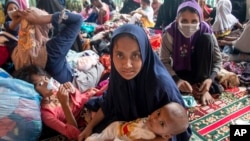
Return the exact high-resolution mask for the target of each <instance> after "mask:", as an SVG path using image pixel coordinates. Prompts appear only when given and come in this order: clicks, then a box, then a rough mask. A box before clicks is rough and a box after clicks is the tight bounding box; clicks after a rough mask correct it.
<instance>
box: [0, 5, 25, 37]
mask: <svg viewBox="0 0 250 141" xmlns="http://www.w3.org/2000/svg"><path fill="white" fill-rule="evenodd" d="M18 9H20V6H19V3H18V2H17V1H16V0H8V1H7V2H6V4H5V9H4V14H5V24H4V29H5V31H6V32H8V33H10V34H12V35H13V36H15V37H17V35H18V31H19V23H20V21H21V18H20V16H18V15H17V14H18V13H17V10H18Z"/></svg>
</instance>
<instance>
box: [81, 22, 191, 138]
mask: <svg viewBox="0 0 250 141" xmlns="http://www.w3.org/2000/svg"><path fill="white" fill-rule="evenodd" d="M110 51H111V72H110V79H109V86H108V91H107V93H106V94H105V95H104V97H103V102H102V103H101V107H100V108H99V110H98V112H97V113H96V115H95V116H94V117H93V119H92V120H91V121H90V123H89V124H88V126H87V127H86V128H85V130H84V131H83V132H82V133H81V135H80V136H79V139H78V140H79V141H82V140H83V139H85V138H86V137H88V136H89V135H90V134H91V133H92V131H93V129H94V132H101V131H102V130H103V129H104V128H105V127H106V126H107V125H109V124H110V123H111V122H113V121H117V120H118V121H119V120H120V121H132V120H135V119H137V118H143V117H146V116H148V115H149V114H151V113H152V112H153V111H155V110H156V109H159V108H160V107H162V106H163V105H165V104H167V103H169V102H171V101H174V102H177V103H179V104H182V105H183V104H184V102H183V100H182V98H181V95H180V92H179V90H178V88H177V87H176V84H175V83H174V81H173V79H172V78H171V76H170V75H169V73H168V72H167V70H166V69H165V67H164V66H163V64H162V63H161V61H160V60H159V57H158V56H157V55H156V54H155V53H154V52H153V50H152V47H151V45H150V42H149V39H148V37H147V34H146V33H145V31H144V29H143V28H141V27H140V26H137V25H134V24H125V25H123V26H120V27H119V28H117V29H116V30H115V31H114V33H113V36H112V39H111V47H110ZM190 135H191V131H190V128H188V129H187V131H185V132H183V133H181V134H178V135H176V136H173V137H172V140H173V141H177V140H178V141H188V140H189V137H190ZM156 138H157V139H159V140H163V141H164V139H163V138H162V137H159V136H157V137H156Z"/></svg>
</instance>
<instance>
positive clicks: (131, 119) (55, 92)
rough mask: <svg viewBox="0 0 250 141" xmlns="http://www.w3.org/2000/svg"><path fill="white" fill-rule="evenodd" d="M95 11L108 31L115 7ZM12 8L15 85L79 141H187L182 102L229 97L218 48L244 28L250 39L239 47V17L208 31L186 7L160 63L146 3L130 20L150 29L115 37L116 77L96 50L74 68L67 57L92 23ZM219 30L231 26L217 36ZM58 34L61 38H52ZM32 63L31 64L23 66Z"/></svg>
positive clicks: (52, 123) (97, 6) (169, 30)
mask: <svg viewBox="0 0 250 141" xmlns="http://www.w3.org/2000/svg"><path fill="white" fill-rule="evenodd" d="M171 2H173V0H171ZM91 3H92V4H93V6H94V8H93V11H96V12H97V15H94V14H93V15H91V14H90V15H89V16H93V17H96V16H97V18H96V24H104V23H105V22H106V21H107V20H108V19H109V16H110V14H109V12H110V11H109V6H108V5H107V4H105V3H103V2H102V1H101V0H91ZM164 3H168V0H165V1H164ZM164 3H163V4H162V6H164V5H165V4H164ZM227 4H228V5H227ZM220 5H221V6H226V8H229V11H230V1H229V0H220V1H218V4H217V6H220ZM6 6H7V8H6V11H5V13H6V15H7V17H8V18H10V19H9V20H8V22H6V26H5V27H6V28H5V30H6V31H15V32H14V34H13V35H14V36H15V37H18V42H17V47H15V48H14V49H13V50H12V55H11V58H12V60H13V63H14V66H15V71H14V73H12V75H13V77H14V78H16V79H20V80H23V81H25V82H28V83H30V84H33V85H34V89H35V90H36V91H37V92H38V93H39V94H40V96H41V97H42V100H41V117H42V121H43V122H44V124H45V125H46V126H48V127H50V128H52V129H53V130H55V131H57V132H59V133H60V134H62V135H64V136H66V137H67V138H68V139H74V140H78V141H82V140H87V141H92V140H93V141H94V140H114V139H119V140H140V139H145V140H146V139H157V140H162V141H166V140H169V139H171V140H172V141H188V140H189V138H190V136H191V135H192V132H191V129H190V126H189V123H188V116H187V111H186V109H185V108H186V105H185V104H184V100H183V98H182V95H193V96H194V97H195V98H196V99H197V100H198V101H199V102H200V103H201V104H202V105H210V104H213V103H214V101H215V99H214V98H213V96H212V95H213V94H218V93H221V92H222V91H223V88H222V87H221V85H220V84H219V82H218V81H217V79H216V76H217V75H218V73H219V72H220V70H221V68H222V63H223V62H222V56H221V48H220V46H219V45H222V44H223V45H224V44H229V45H232V43H228V42H226V41H224V40H221V41H220V42H219V43H220V44H218V42H217V40H218V39H219V38H221V35H222V34H223V37H224V36H226V35H229V34H228V32H229V33H230V31H232V28H231V27H232V25H236V24H238V25H239V28H244V31H243V34H242V35H241V36H240V37H239V38H238V39H237V40H236V41H235V42H234V43H233V44H234V45H237V44H240V43H241V40H243V39H245V38H246V37H242V36H245V35H244V34H246V33H247V31H248V27H249V26H248V25H246V26H241V25H240V24H239V22H238V21H237V19H236V18H235V19H234V18H233V16H232V15H231V17H232V18H230V20H228V19H227V20H226V21H230V22H225V21H222V20H223V18H222V16H221V17H220V16H219V15H218V17H216V18H215V21H214V24H213V25H209V24H208V22H207V21H205V20H204V13H203V12H204V9H202V7H201V6H200V5H199V3H198V2H197V1H195V0H185V1H184V2H182V1H181V2H180V3H179V4H178V5H177V7H176V9H175V10H176V11H175V14H176V17H174V18H175V20H173V21H172V22H171V23H169V24H168V25H166V26H165V27H164V32H163V33H162V42H161V48H160V54H159V56H158V55H157V54H156V53H155V52H154V51H153V49H152V45H151V44H150V41H149V38H148V34H147V32H145V24H148V25H149V27H153V26H154V24H152V23H154V20H153V18H154V14H153V12H154V10H156V9H153V8H152V7H151V5H150V1H148V0H141V7H139V8H138V9H136V10H135V11H131V14H132V17H131V18H133V17H136V16H137V14H140V16H141V18H143V17H146V19H145V21H144V22H145V23H144V24H143V26H144V27H141V26H140V25H137V24H135V23H133V24H131V23H128V24H127V23H125V24H124V25H121V26H119V27H117V28H116V29H114V30H113V31H112V35H111V39H110V43H109V52H108V55H109V57H110V58H109V59H108V61H107V62H106V63H108V64H109V66H108V67H109V70H108V71H105V70H107V68H106V66H105V63H103V62H101V61H99V59H100V58H101V56H98V54H97V53H95V52H94V51H96V50H94V51H93V50H92V51H90V52H89V51H86V52H85V51H83V53H81V54H80V55H79V54H75V57H76V56H77V55H79V56H80V57H79V58H77V61H76V62H74V63H70V62H69V58H68V53H69V51H70V49H71V47H72V45H73V44H74V42H75V40H76V38H77V37H78V35H79V32H80V30H81V26H82V24H83V21H84V20H90V19H89V17H87V18H83V17H82V15H80V14H77V13H75V12H70V11H68V10H65V9H61V10H60V11H58V12H54V13H50V14H49V13H46V12H44V11H42V10H41V9H39V8H35V7H32V8H28V9H26V10H21V9H19V4H18V3H17V2H16V1H14V0H9V1H8V2H7V3H6ZM165 6H166V5H165ZM160 10H161V8H160V7H159V12H158V15H159V13H160ZM225 11H227V10H225ZM227 12H228V11H227ZM148 13H150V14H148ZM95 14H96V13H95ZM218 14H219V12H218ZM228 14H229V15H230V13H228ZM216 16H217V15H216ZM123 18H124V19H125V20H126V18H127V17H123ZM220 23H227V24H224V25H225V26H224V27H223V30H221V28H220V30H218V32H217V31H216V29H217V28H218V26H219V27H221V26H220V25H221V24H220ZM52 27H53V28H54V29H56V32H54V34H53V36H52V37H49V32H50V31H51V28H52ZM146 27H147V26H146ZM230 28H231V29H230ZM25 29H29V30H25ZM30 31H35V33H34V32H30ZM225 32H226V33H225ZM25 33H28V34H29V35H33V36H35V37H36V45H34V44H32V41H33V40H32V39H29V38H25V39H23V38H24V37H22V36H25V35H27V34H25ZM241 37H242V38H241ZM237 41H238V42H237ZM29 43H30V44H29ZM38 46H39V47H38ZM34 48H35V49H34ZM244 49H246V48H245V46H244ZM244 49H242V48H239V50H241V51H245V50H244ZM24 51H26V53H23V52H24ZM13 52H14V53H13ZM27 52H28V53H27ZM39 55H40V56H39ZM37 56H39V58H37ZM18 57H19V58H18ZM26 57H27V58H28V59H27V62H20V61H22V59H23V58H26ZM99 57H100V58H99ZM101 82H103V83H104V84H103V83H102V84H101ZM85 108H88V110H87V113H88V114H89V115H88V114H87V115H86V110H85ZM89 110H90V111H89ZM86 116H88V117H89V118H90V120H89V121H86ZM117 128H120V129H119V130H117ZM118 131H120V132H118ZM0 138H1V137H0Z"/></svg>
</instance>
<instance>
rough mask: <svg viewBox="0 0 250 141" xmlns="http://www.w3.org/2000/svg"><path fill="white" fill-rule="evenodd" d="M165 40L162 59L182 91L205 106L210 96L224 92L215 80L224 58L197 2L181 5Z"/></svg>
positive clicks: (165, 34)
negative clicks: (191, 95) (199, 100)
mask: <svg viewBox="0 0 250 141" xmlns="http://www.w3.org/2000/svg"><path fill="white" fill-rule="evenodd" d="M162 39H163V40H162V47H161V52H160V57H161V60H162V62H163V63H164V65H165V66H166V68H167V69H168V71H169V73H170V74H171V75H172V77H173V79H174V80H175V82H176V84H177V86H178V88H179V90H180V91H181V92H182V93H190V94H193V95H195V96H199V97H201V102H202V104H203V105H208V104H211V103H213V102H214V99H213V98H212V96H211V93H218V92H221V89H220V88H221V87H219V85H217V84H216V82H215V81H214V78H215V76H216V75H217V72H218V71H219V70H220V68H221V66H222V58H221V55H220V49H219V47H218V43H217V40H216V38H215V36H214V35H213V33H212V29H211V28H210V27H209V25H208V24H207V23H206V22H204V21H202V10H201V7H200V6H199V5H198V3H197V2H196V1H195V0H186V1H185V2H183V3H182V4H180V5H179V7H178V11H177V18H176V20H175V21H174V22H172V23H171V24H170V25H169V26H167V27H166V29H165V33H164V34H163V38H162ZM171 63H172V65H171Z"/></svg>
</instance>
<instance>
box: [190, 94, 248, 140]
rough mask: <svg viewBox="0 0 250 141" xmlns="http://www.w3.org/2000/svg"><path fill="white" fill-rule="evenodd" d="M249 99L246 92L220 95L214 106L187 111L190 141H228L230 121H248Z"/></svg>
mask: <svg viewBox="0 0 250 141" xmlns="http://www.w3.org/2000/svg"><path fill="white" fill-rule="evenodd" d="M249 105H250V98H249V95H247V93H246V90H240V91H238V92H234V93H230V92H224V93H222V94H221V95H220V96H219V97H218V99H217V100H216V102H215V103H214V104H211V105H209V106H198V107H194V108H190V109H189V120H190V124H191V128H192V131H193V135H192V137H191V139H190V140H191V141H215V140H216V141H229V133H230V130H229V125H230V124H231V121H232V120H236V119H242V120H248V121H249V120H250V106H249Z"/></svg>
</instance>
